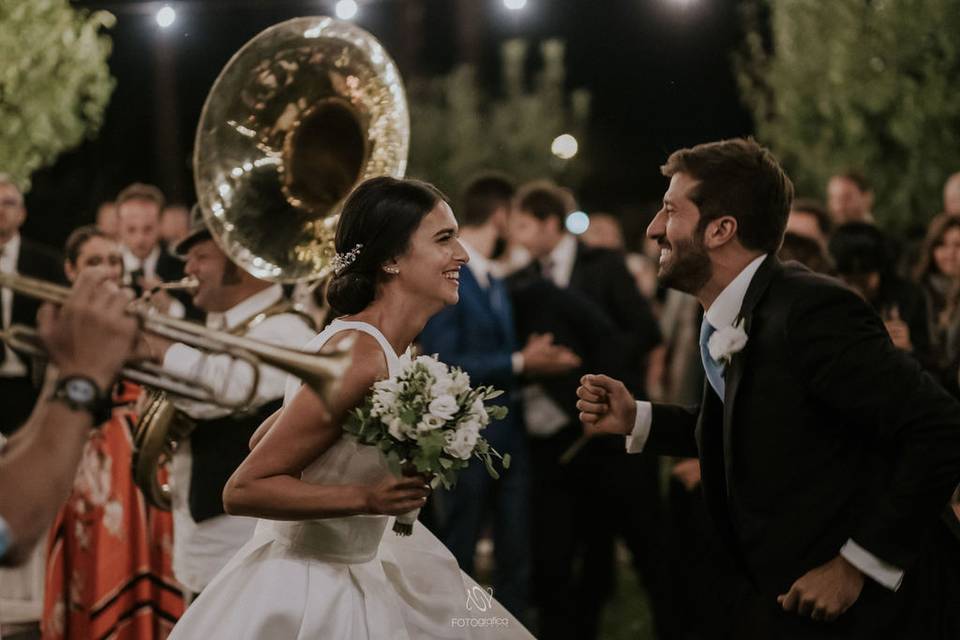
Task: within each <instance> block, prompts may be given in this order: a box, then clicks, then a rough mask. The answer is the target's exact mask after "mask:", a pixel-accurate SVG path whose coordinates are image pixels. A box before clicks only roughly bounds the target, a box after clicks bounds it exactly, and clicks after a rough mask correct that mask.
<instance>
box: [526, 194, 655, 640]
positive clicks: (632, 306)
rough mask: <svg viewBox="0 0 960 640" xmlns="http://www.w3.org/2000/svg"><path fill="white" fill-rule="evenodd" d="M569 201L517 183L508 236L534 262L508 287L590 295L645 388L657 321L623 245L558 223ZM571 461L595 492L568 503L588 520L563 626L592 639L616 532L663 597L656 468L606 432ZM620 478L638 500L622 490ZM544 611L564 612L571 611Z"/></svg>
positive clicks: (634, 379)
mask: <svg viewBox="0 0 960 640" xmlns="http://www.w3.org/2000/svg"><path fill="white" fill-rule="evenodd" d="M571 206H572V205H571V203H570V202H569V197H568V196H567V195H566V194H565V193H564V192H563V191H561V190H560V189H558V188H557V187H556V186H555V185H553V184H551V183H549V182H533V183H530V184H527V185H525V186H524V187H522V188H521V189H520V190H519V192H518V194H517V196H516V197H515V198H514V203H513V207H512V209H511V214H510V216H511V223H510V229H511V235H512V236H513V238H512V239H513V240H514V241H515V242H517V243H519V244H521V245H523V246H524V247H525V248H526V249H527V251H529V252H530V255H531V256H532V258H533V262H532V263H531V264H530V265H529V266H528V267H527V268H525V269H522V270H521V271H518V272H517V273H515V274H514V275H513V276H511V288H512V289H515V290H519V289H520V287H522V286H523V285H524V284H525V283H526V282H529V281H531V280H536V279H537V278H545V279H547V280H548V281H550V282H552V283H553V284H554V285H555V286H556V287H558V288H560V289H570V290H572V291H574V292H576V293H577V294H579V295H580V296H582V297H584V298H585V299H586V300H589V301H590V302H591V303H592V304H593V305H595V306H596V308H597V309H598V310H599V311H600V312H601V313H602V314H604V315H605V316H607V318H609V320H610V321H611V324H612V326H613V327H614V328H615V332H614V333H612V334H610V335H609V337H608V340H609V341H610V342H612V343H614V344H617V345H619V346H620V349H621V352H620V354H619V355H620V356H621V357H622V358H624V359H625V361H626V362H627V363H629V375H628V380H629V382H628V383H627V384H628V386H629V387H630V388H631V389H634V390H636V391H637V393H639V394H642V395H643V396H644V397H645V390H644V382H645V369H646V366H645V365H646V361H647V357H648V356H649V354H650V352H651V350H652V349H654V348H655V347H656V346H657V345H659V344H660V342H661V336H660V329H659V327H658V325H657V321H656V319H655V318H654V316H653V313H652V311H651V308H650V304H649V303H648V302H647V300H645V299H644V298H643V296H642V295H641V294H640V291H639V290H638V289H637V285H636V282H635V281H634V279H633V276H631V274H630V272H629V271H628V270H627V267H626V265H625V263H624V258H623V256H622V255H621V254H620V253H618V252H615V251H611V250H609V249H598V248H591V247H587V246H585V245H584V244H583V243H582V242H579V241H578V240H577V238H576V237H574V236H573V235H572V234H570V233H567V232H566V231H565V227H564V220H565V218H566V215H567V213H568V212H569V211H570V210H571ZM575 461H576V464H578V465H583V467H584V468H587V467H590V468H592V469H593V473H584V476H585V477H587V478H590V479H592V481H591V485H590V486H589V487H587V488H585V489H584V492H585V493H588V492H592V497H591V499H590V500H587V501H583V502H579V503H578V504H577V505H576V507H575V508H576V509H577V513H578V517H577V519H578V521H580V522H583V523H588V524H587V526H585V527H584V528H583V530H582V531H581V532H580V535H582V538H581V539H580V545H581V549H582V555H581V557H580V560H581V561H582V565H581V569H582V570H581V575H580V579H581V583H580V586H579V589H578V594H577V610H576V617H577V619H576V628H575V629H567V630H566V633H573V634H576V635H577V636H578V637H580V638H591V637H594V636H595V635H596V631H597V626H598V623H599V619H600V614H601V612H602V610H603V607H604V605H605V604H606V602H607V600H608V599H609V596H610V594H611V592H612V590H613V582H614V571H613V566H614V565H613V562H614V560H613V551H614V539H615V537H617V536H620V537H622V539H623V540H624V542H625V544H626V545H627V547H628V548H629V550H630V552H631V557H632V560H633V563H634V567H635V568H636V569H637V571H638V573H639V574H640V575H641V576H642V577H643V579H644V582H645V583H646V585H647V587H648V593H650V595H651V596H652V597H653V598H654V602H653V605H654V610H655V614H658V615H659V614H660V613H661V612H662V611H663V610H664V607H665V603H663V602H662V601H661V600H659V598H660V597H661V596H663V595H664V592H663V589H661V588H660V583H661V573H662V569H663V567H662V565H661V562H660V557H661V556H662V551H663V549H662V540H661V539H660V528H659V527H660V524H661V523H660V522H659V520H658V518H659V516H658V513H659V509H660V494H659V485H658V482H659V479H658V477H659V470H658V469H659V468H658V463H657V461H656V460H655V459H653V458H647V459H643V458H641V457H629V456H624V455H623V452H622V449H620V448H619V447H617V446H616V444H615V443H613V442H610V441H607V440H605V439H595V440H593V441H591V442H590V443H589V444H587V445H586V446H585V447H584V448H583V449H582V450H581V451H580V453H579V454H577V456H576V459H575ZM571 464H572V463H571ZM627 487H629V492H630V493H631V495H632V496H633V497H634V498H635V499H631V500H627V499H625V495H626V494H625V493H624V492H626V491H628V489H627ZM624 505H626V506H624ZM564 561H566V560H564ZM546 614H547V615H549V616H557V617H558V618H562V617H563V616H565V615H568V612H563V611H551V612H546Z"/></svg>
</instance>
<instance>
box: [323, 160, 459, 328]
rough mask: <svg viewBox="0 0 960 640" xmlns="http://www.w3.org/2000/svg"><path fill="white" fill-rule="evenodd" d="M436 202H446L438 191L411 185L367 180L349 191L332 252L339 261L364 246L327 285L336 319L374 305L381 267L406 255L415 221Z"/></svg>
mask: <svg viewBox="0 0 960 640" xmlns="http://www.w3.org/2000/svg"><path fill="white" fill-rule="evenodd" d="M441 201H443V202H449V200H448V199H447V197H446V196H445V195H443V193H441V192H440V190H439V189H437V188H436V187H434V186H433V185H431V184H428V183H426V182H421V181H419V180H412V179H403V180H401V179H397V178H390V177H382V178H371V179H370V180H367V181H366V182H363V183H362V184H360V185H359V186H358V187H357V188H356V189H354V190H353V192H352V193H351V194H350V196H349V197H347V201H346V202H345V203H344V204H343V210H342V211H341V212H340V222H339V223H338V224H337V234H336V237H335V239H334V246H335V247H336V250H337V253H338V254H339V255H341V256H343V255H346V254H347V253H349V252H350V251H353V250H354V248H355V247H356V246H357V245H358V244H360V245H363V246H362V247H361V248H360V250H359V251H358V252H357V254H356V259H355V260H354V261H353V262H351V263H350V264H349V266H347V267H345V268H344V269H343V270H341V271H340V272H339V273H337V274H336V275H334V277H333V279H332V280H330V284H328V285H327V302H329V303H330V306H331V307H332V308H333V310H334V311H335V312H336V313H337V314H338V315H347V314H352V313H357V312H359V311H362V310H363V309H364V308H366V306H367V305H369V304H370V303H371V302H373V298H374V296H375V295H376V293H377V283H378V282H380V280H381V279H382V278H384V277H385V276H386V274H385V273H384V272H383V269H381V267H382V266H383V264H384V263H385V262H387V261H388V260H391V259H393V258H396V257H398V256H400V255H402V254H403V253H404V252H405V251H406V250H407V246H408V245H409V244H410V237H411V236H412V235H413V232H414V231H416V229H417V227H419V226H420V221H421V220H423V218H424V216H426V215H427V214H428V213H430V211H432V210H433V208H434V207H435V206H437V203H438V202H441Z"/></svg>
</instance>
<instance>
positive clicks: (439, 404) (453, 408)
mask: <svg viewBox="0 0 960 640" xmlns="http://www.w3.org/2000/svg"><path fill="white" fill-rule="evenodd" d="M459 409H460V405H458V404H457V399H456V398H454V397H453V396H452V395H450V394H445V395H442V396H440V397H438V398H437V399H435V400H434V401H433V402H431V403H430V413H432V414H433V415H435V416H437V417H438V418H442V419H444V420H449V419H450V418H452V417H453V416H454V414H455V413H456V412H457V411H458V410H459Z"/></svg>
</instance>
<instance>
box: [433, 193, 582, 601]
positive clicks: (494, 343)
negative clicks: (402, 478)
mask: <svg viewBox="0 0 960 640" xmlns="http://www.w3.org/2000/svg"><path fill="white" fill-rule="evenodd" d="M513 191H514V187H513V185H512V184H511V183H510V181H509V180H507V179H506V178H504V177H501V176H498V175H487V176H482V177H479V178H477V179H475V180H473V181H472V182H471V183H470V184H469V185H468V186H467V187H466V189H464V192H463V196H462V198H461V202H460V205H459V206H458V207H457V216H458V218H459V222H460V243H461V244H462V245H463V247H464V249H465V250H466V251H467V255H469V256H470V260H469V262H468V263H467V268H466V269H462V270H461V271H460V301H459V302H458V303H457V304H456V305H454V306H451V307H447V308H446V309H444V310H442V311H441V312H440V313H438V314H437V315H435V316H434V317H433V318H431V319H430V321H429V322H428V323H427V326H426V327H425V328H424V330H423V333H422V334H421V336H420V345H421V347H422V348H423V351H424V352H425V353H437V354H439V357H440V359H441V360H443V361H444V362H446V363H448V364H450V365H454V366H459V367H461V368H462V369H463V370H464V371H466V372H467V373H468V374H469V375H470V380H471V382H472V383H473V384H475V385H477V384H485V385H493V386H495V387H497V388H500V389H503V390H505V391H506V392H507V393H506V395H505V396H504V397H503V398H502V399H501V400H500V402H502V403H503V404H505V405H507V406H509V408H510V413H509V414H507V417H506V418H504V419H503V420H500V421H497V422H495V423H493V424H491V425H489V426H488V427H487V429H486V431H485V432H484V436H485V437H486V438H487V440H489V442H490V444H491V445H492V446H493V447H494V448H495V449H496V450H497V451H499V452H500V453H501V454H505V453H509V454H510V457H511V459H512V462H511V466H510V468H509V469H508V470H506V471H505V472H504V473H503V475H502V477H501V479H500V480H499V481H496V482H495V481H493V480H491V478H490V476H489V475H488V474H487V472H486V471H485V469H484V468H483V465H482V464H479V463H478V461H476V460H474V461H472V462H471V464H470V466H469V467H468V468H467V469H465V470H464V471H463V472H462V473H461V474H460V477H459V478H458V481H457V486H456V487H455V488H454V489H453V490H452V491H450V492H443V493H440V494H438V495H437V497H436V500H437V503H438V504H439V506H440V511H441V514H440V518H439V520H440V521H439V522H438V529H439V532H440V538H441V540H443V542H444V544H446V545H447V547H449V548H450V550H451V551H452V552H453V554H454V555H455V556H456V558H457V561H458V562H459V563H460V566H461V567H462V568H463V570H464V571H466V572H467V573H469V574H474V562H473V558H474V554H475V552H476V547H477V540H478V538H479V536H480V533H481V530H482V528H483V526H484V524H485V521H486V518H485V516H486V513H487V507H488V505H490V504H491V503H492V508H493V524H494V526H493V536H494V547H493V548H494V557H495V560H496V574H495V575H496V578H495V580H494V591H495V592H496V594H497V598H498V599H499V600H500V602H502V603H503V605H504V606H505V607H507V609H509V610H510V611H511V613H513V614H514V615H516V616H517V617H519V618H521V619H524V618H525V617H526V614H527V611H526V609H527V598H528V590H529V580H530V546H529V536H530V531H529V510H530V502H529V495H528V493H529V490H528V483H529V472H528V462H527V447H526V444H525V442H524V441H525V438H526V436H525V434H524V431H523V421H522V418H521V412H520V411H519V407H520V404H519V401H518V398H517V397H516V389H517V384H516V382H515V381H516V376H518V375H521V374H527V375H531V374H532V375H538V374H539V375H543V374H551V373H553V374H556V373H563V372H565V371H569V370H571V369H573V368H574V367H576V366H577V365H578V364H579V358H577V356H576V355H575V354H574V353H572V352H571V351H570V350H569V349H566V348H564V347H561V346H558V345H555V344H553V340H552V338H551V337H550V336H547V335H538V336H531V337H530V339H529V340H528V341H527V343H526V346H524V347H523V348H522V349H520V348H519V345H518V344H517V338H516V334H515V330H514V317H513V309H512V306H511V303H510V297H509V295H508V293H507V288H506V286H505V285H504V283H503V282H502V281H500V279H499V278H497V277H495V276H494V275H493V274H492V273H491V272H490V260H491V258H492V257H493V253H494V250H495V248H496V246H497V243H498V242H502V241H503V238H504V234H505V232H506V227H507V215H508V213H509V211H510V199H511V197H512V196H513Z"/></svg>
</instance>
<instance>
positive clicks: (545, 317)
mask: <svg viewBox="0 0 960 640" xmlns="http://www.w3.org/2000/svg"><path fill="white" fill-rule="evenodd" d="M509 284H510V285H511V287H510V288H511V291H510V294H511V298H512V300H513V312H514V318H515V322H516V327H517V338H518V341H519V342H521V343H525V342H526V341H527V339H528V338H529V337H530V336H531V334H534V333H540V334H542V333H552V334H553V339H554V342H556V343H557V344H561V345H563V346H565V347H567V348H569V349H570V350H571V351H573V352H574V353H576V354H577V355H578V356H580V359H581V360H582V364H581V366H580V368H578V369H575V370H573V371H571V372H569V373H566V374H563V375H558V376H549V377H544V378H540V379H531V378H530V377H529V376H525V378H526V380H527V381H531V382H537V383H539V384H540V385H541V386H542V387H543V388H544V391H545V392H546V393H547V395H549V396H550V399H551V400H553V402H554V403H555V404H556V405H557V406H558V407H560V408H561V409H562V410H563V412H564V414H566V416H567V419H568V426H567V427H566V428H565V429H564V431H566V432H567V433H565V434H564V439H566V440H569V441H570V442H571V443H572V442H573V441H574V440H575V439H576V438H577V437H578V436H579V435H580V434H581V433H582V432H583V430H582V427H581V426H580V420H579V417H578V416H579V411H578V410H577V407H576V404H577V387H578V386H579V385H580V377H581V376H582V375H583V374H584V373H587V372H590V371H604V372H608V373H609V375H612V376H623V375H626V374H627V372H628V371H630V370H631V369H633V368H634V367H633V366H632V365H633V363H632V362H629V361H628V359H627V358H628V355H627V350H626V347H625V345H624V343H623V337H622V334H621V332H619V331H618V330H617V327H616V326H615V325H614V324H613V321H612V320H610V318H609V317H607V315H606V314H605V313H604V312H603V311H602V310H601V309H600V308H599V307H598V306H597V304H596V303H595V302H594V301H593V300H591V299H590V298H588V297H586V296H585V295H583V294H582V293H580V292H578V291H573V290H570V289H560V288H558V287H556V286H555V285H554V284H553V283H552V282H549V281H547V280H545V279H543V278H527V279H525V280H523V281H521V282H513V281H510V283H509Z"/></svg>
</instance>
